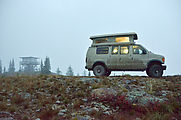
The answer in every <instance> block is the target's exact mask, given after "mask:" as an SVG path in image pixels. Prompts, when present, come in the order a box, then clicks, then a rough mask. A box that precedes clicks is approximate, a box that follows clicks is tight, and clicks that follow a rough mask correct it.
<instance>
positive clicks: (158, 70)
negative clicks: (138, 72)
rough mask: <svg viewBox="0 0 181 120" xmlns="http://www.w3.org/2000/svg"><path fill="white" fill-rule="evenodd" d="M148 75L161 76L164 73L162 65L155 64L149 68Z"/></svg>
mask: <svg viewBox="0 0 181 120" xmlns="http://www.w3.org/2000/svg"><path fill="white" fill-rule="evenodd" d="M147 74H148V76H150V77H161V76H162V75H163V69H162V66H161V65H158V64H154V65H152V66H150V68H149V69H148V73H147Z"/></svg>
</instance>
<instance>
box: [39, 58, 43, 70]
mask: <svg viewBox="0 0 181 120" xmlns="http://www.w3.org/2000/svg"><path fill="white" fill-rule="evenodd" d="M40 73H43V61H42V60H41V63H40Z"/></svg>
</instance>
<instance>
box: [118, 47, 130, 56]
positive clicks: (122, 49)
mask: <svg viewBox="0 0 181 120" xmlns="http://www.w3.org/2000/svg"><path fill="white" fill-rule="evenodd" d="M128 53H129V47H128V46H120V54H121V55H126V54H128Z"/></svg>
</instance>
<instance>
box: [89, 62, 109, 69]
mask: <svg viewBox="0 0 181 120" xmlns="http://www.w3.org/2000/svg"><path fill="white" fill-rule="evenodd" d="M96 65H103V66H104V67H105V68H106V69H107V66H106V64H105V62H103V61H96V62H95V63H94V64H93V66H92V69H93V68H94V67H95V66H96Z"/></svg>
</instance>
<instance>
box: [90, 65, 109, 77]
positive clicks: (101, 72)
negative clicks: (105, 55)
mask: <svg viewBox="0 0 181 120" xmlns="http://www.w3.org/2000/svg"><path fill="white" fill-rule="evenodd" d="M106 72H107V71H106V69H105V67H104V66H103V65H96V66H95V67H94V68H93V73H94V75H95V76H105V75H106Z"/></svg>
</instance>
